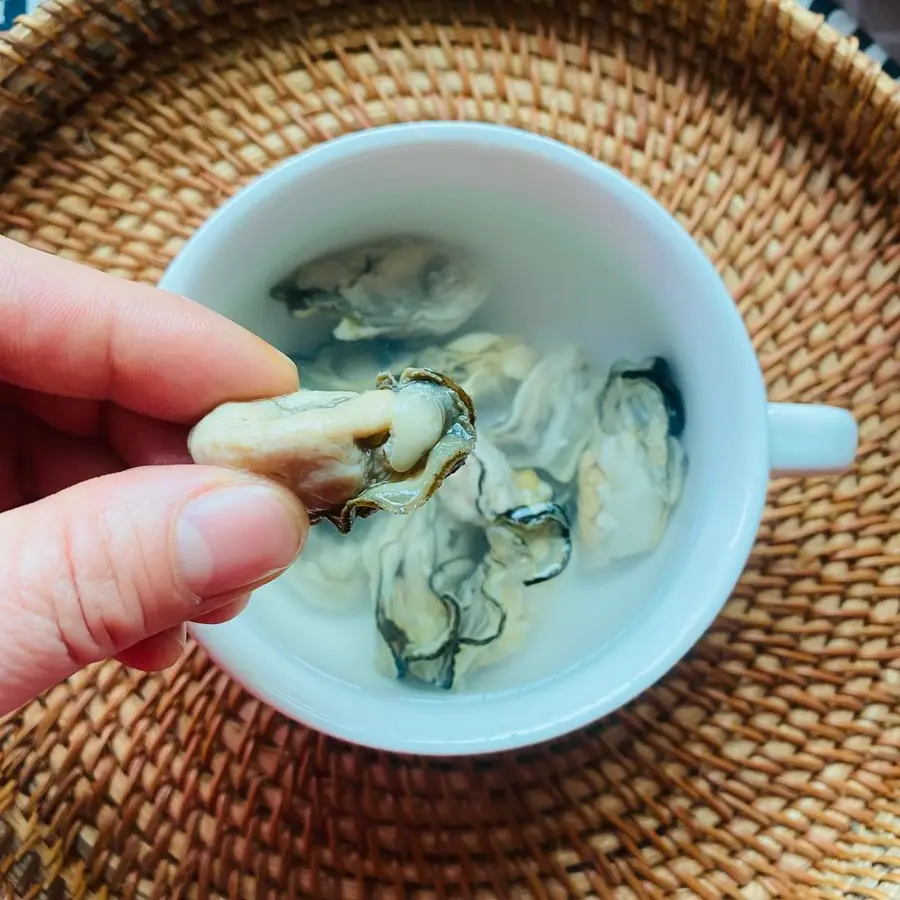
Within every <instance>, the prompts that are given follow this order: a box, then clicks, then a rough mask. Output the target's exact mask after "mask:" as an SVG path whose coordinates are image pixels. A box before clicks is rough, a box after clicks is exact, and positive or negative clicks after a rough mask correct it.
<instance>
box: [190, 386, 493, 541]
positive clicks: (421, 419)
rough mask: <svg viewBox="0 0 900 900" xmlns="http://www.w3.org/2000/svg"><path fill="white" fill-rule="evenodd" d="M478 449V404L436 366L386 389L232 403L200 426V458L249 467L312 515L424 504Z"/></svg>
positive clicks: (342, 520)
mask: <svg viewBox="0 0 900 900" xmlns="http://www.w3.org/2000/svg"><path fill="white" fill-rule="evenodd" d="M474 446H475V409H474V407H473V405H472V401H471V399H470V398H469V396H468V395H467V394H466V393H465V391H463V390H462V389H461V388H459V387H458V386H457V385H456V384H455V383H454V382H453V381H451V380H450V379H449V378H447V377H446V376H445V375H442V374H441V373H439V372H435V371H433V370H431V369H406V370H405V371H404V372H403V373H402V374H401V375H400V377H399V379H395V378H394V377H393V376H392V375H390V374H384V375H381V376H379V378H378V379H377V382H376V390H372V391H367V392H365V393H362V394H358V393H354V392H351V391H309V390H299V391H297V392H296V393H293V394H288V395H286V396H283V397H275V398H273V399H270V400H254V401H249V402H243V403H225V404H223V405H222V406H220V407H218V408H217V409H215V410H213V411H212V412H211V413H210V414H209V415H207V416H206V417H205V418H204V419H202V420H201V421H200V422H199V424H198V425H196V426H195V428H194V429H193V431H192V432H191V435H190V438H189V441H188V449H189V450H190V453H191V456H192V458H193V459H194V461H195V462H197V463H200V464H209V465H220V466H228V467H232V468H239V469H246V470H249V471H251V472H256V473H258V474H260V475H265V476H267V477H269V478H272V479H274V480H276V481H280V482H281V483H282V484H284V485H286V486H287V487H288V488H290V489H291V490H292V491H294V493H296V494H297V496H298V497H300V499H301V500H302V501H303V502H304V504H305V505H306V508H307V509H308V510H309V513H310V519H311V521H317V520H318V519H320V518H325V519H329V520H330V521H331V522H333V523H334V525H335V526H336V527H337V529H338V530H339V531H340V532H342V533H346V532H347V531H349V530H350V526H351V525H352V521H353V518H354V516H356V515H367V514H368V513H370V512H371V511H373V510H376V509H381V510H386V511H388V512H394V513H407V512H410V511H411V510H414V509H417V508H418V507H420V506H421V505H422V504H423V503H425V501H426V500H428V498H429V497H431V495H432V494H433V493H434V492H435V491H436V490H437V488H438V487H439V486H440V484H441V483H442V482H443V480H444V478H446V476H447V475H449V474H450V473H452V472H454V471H455V470H456V469H458V468H459V467H460V466H461V465H462V464H463V463H464V462H465V460H466V458H467V457H468V455H469V453H471V451H472V449H473V447H474Z"/></svg>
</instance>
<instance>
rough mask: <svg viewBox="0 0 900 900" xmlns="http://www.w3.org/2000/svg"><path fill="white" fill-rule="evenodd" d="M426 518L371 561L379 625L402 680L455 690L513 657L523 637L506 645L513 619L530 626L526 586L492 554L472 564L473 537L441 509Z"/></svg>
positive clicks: (405, 528) (399, 532)
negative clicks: (479, 670)
mask: <svg viewBox="0 0 900 900" xmlns="http://www.w3.org/2000/svg"><path fill="white" fill-rule="evenodd" d="M421 513H422V514H423V515H419V516H418V517H417V518H416V520H415V521H414V522H412V521H410V522H403V523H402V525H400V526H399V527H395V528H394V529H392V530H393V531H394V534H393V535H392V536H391V539H389V540H382V541H381V546H380V552H379V554H378V555H377V558H375V559H370V560H369V565H370V567H371V568H372V570H373V575H374V577H373V583H374V585H375V596H376V605H375V622H376V626H377V628H378V632H379V634H380V635H381V638H382V640H383V643H384V646H385V647H386V648H387V649H388V650H389V652H390V656H391V660H392V666H393V669H394V674H395V675H396V677H398V678H400V679H408V678H411V679H413V680H415V681H419V682H422V683H424V684H428V685H432V686H434V687H438V688H443V689H445V690H448V689H450V688H453V687H458V686H459V684H460V680H461V678H462V677H463V675H465V674H466V673H467V672H468V671H470V670H472V669H473V668H476V667H477V666H479V665H481V664H487V662H488V661H496V660H498V659H499V658H501V657H502V656H505V655H506V653H508V652H512V649H514V647H512V646H510V644H511V643H512V641H513V640H514V639H515V638H516V635H517V632H510V639H509V640H508V641H504V636H505V634H506V623H507V619H508V617H509V616H510V614H512V615H513V616H514V618H515V619H516V621H520V620H522V619H523V618H524V616H523V611H522V608H523V606H524V600H523V593H524V586H523V585H522V583H521V581H519V580H518V579H517V578H516V577H515V572H514V570H513V569H511V568H506V567H505V566H503V565H502V564H499V562H498V560H496V559H495V558H494V557H492V556H491V555H490V554H489V553H486V554H485V555H484V556H483V557H482V559H481V560H480V561H479V560H478V559H477V557H473V556H472V553H471V549H472V548H471V547H469V546H466V545H467V544H468V542H469V541H471V539H472V537H473V535H472V534H471V532H469V533H468V534H463V535H462V536H460V535H461V533H460V532H459V530H457V529H454V528H453V527H452V526H450V525H449V524H448V522H447V521H446V519H441V518H440V517H439V516H438V515H436V514H435V511H434V507H430V508H425V509H423V510H421ZM423 520H427V521H423ZM454 531H455V532H456V534H455V535H454ZM385 533H386V532H383V533H382V534H385Z"/></svg>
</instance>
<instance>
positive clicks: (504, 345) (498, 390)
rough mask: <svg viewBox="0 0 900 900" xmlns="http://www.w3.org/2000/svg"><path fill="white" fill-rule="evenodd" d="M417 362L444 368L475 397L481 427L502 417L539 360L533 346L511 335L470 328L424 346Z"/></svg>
mask: <svg viewBox="0 0 900 900" xmlns="http://www.w3.org/2000/svg"><path fill="white" fill-rule="evenodd" d="M416 361H417V363H418V364H419V365H422V366H428V367H429V368H432V369H437V370H438V371H440V372H446V373H447V374H448V375H449V376H450V377H451V378H452V379H453V380H454V381H455V382H456V383H457V384H459V385H460V386H461V387H462V388H463V390H465V391H466V393H467V394H469V395H470V396H471V397H472V399H473V400H474V401H475V406H476V407H477V409H478V418H479V421H480V423H481V429H482V430H483V429H484V427H485V424H486V423H492V422H494V421H496V420H498V419H502V418H503V417H504V416H505V415H507V414H508V412H509V406H510V404H511V403H512V400H513V398H514V397H515V395H516V391H517V390H518V389H519V385H520V384H521V383H522V382H523V381H525V379H526V378H528V376H529V374H530V373H531V371H532V370H533V369H534V368H535V366H537V364H538V362H539V361H540V356H539V355H538V353H537V352H536V351H535V350H534V348H532V347H530V346H528V344H526V343H525V342H524V341H522V340H520V339H518V338H515V337H503V336H501V335H497V334H491V333H490V332H487V331H474V332H470V333H469V334H464V335H463V336H462V337H459V338H456V340H453V341H451V342H450V343H449V344H447V345H446V346H432V347H426V348H425V349H424V350H422V351H421V352H420V353H419V354H418V355H417V356H416Z"/></svg>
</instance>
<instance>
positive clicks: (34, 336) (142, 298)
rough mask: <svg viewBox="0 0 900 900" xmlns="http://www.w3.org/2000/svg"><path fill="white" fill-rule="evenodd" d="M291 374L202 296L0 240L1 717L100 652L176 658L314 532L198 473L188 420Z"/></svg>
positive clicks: (259, 486) (224, 478)
mask: <svg viewBox="0 0 900 900" xmlns="http://www.w3.org/2000/svg"><path fill="white" fill-rule="evenodd" d="M296 388H297V371H296V368H295V367H294V365H293V364H292V363H291V362H290V361H289V360H287V359H286V358H285V357H283V356H281V354H280V353H278V352H277V351H275V350H274V349H273V348H271V347H270V346H269V345H268V344H265V343H264V342H262V341H261V340H259V339H258V338H256V337H255V336H254V335H252V334H250V333H249V332H247V331H245V330H244V329H242V328H240V327H238V326H237V325H235V324H234V323H232V322H230V321H229V320H227V319H224V318H222V317H220V316H218V315H217V314H215V313H213V312H211V311H210V310H207V309H206V308H204V307H202V306H200V305H199V304H195V303H192V302H191V301H189V300H185V299H183V298H180V297H176V296H173V295H171V294H167V293H164V292H162V291H158V290H156V289H155V288H151V287H146V286H142V285H137V284H132V283H130V282H125V281H120V280H119V279H116V278H113V277H111V276H108V275H104V274H102V273H100V272H95V271H93V270H92V269H89V268H86V267H82V266H79V265H76V264H74V263H71V262H68V261H66V260H63V259H59V258H55V257H53V256H50V255H47V254H44V253H41V252H38V251H36V250H32V249H29V248H26V247H23V246H21V245H19V244H17V243H15V242H13V241H10V240H7V239H3V238H0V573H2V576H3V578H2V583H0V644H2V649H0V714H3V713H4V712H8V711H10V710H12V709H15V708H17V707H18V706H19V705H21V704H22V703H24V702H26V701H27V700H29V699H31V698H32V697H34V696H36V695H37V694H38V693H40V692H41V691H43V690H44V689H45V688H47V687H50V686H52V685H53V684H56V683H57V682H59V681H61V680H63V679H64V678H67V677H68V676H69V675H71V674H73V673H74V672H75V671H77V670H78V669H80V668H82V667H83V666H85V665H87V664H89V663H92V662H97V661H100V660H103V659H108V658H110V657H116V658H118V659H119V660H120V661H122V662H123V663H125V664H127V665H130V666H134V667H136V668H141V669H148V670H150V669H160V668H165V667H167V666H168V665H171V664H172V663H173V662H174V661H175V660H176V658H177V656H178V655H179V653H180V651H181V649H182V648H183V646H184V641H185V626H184V623H185V622H187V621H192V622H205V623H218V622H223V621H226V620H227V619H229V618H231V617H232V616H234V615H236V614H237V612H239V611H240V610H241V609H242V608H243V607H244V606H245V605H246V603H247V601H248V598H249V592H250V591H251V590H252V589H253V588H255V587H258V586H259V585H260V584H264V583H265V582H266V581H269V580H271V579H272V578H274V577H275V576H276V575H278V574H280V572H282V571H283V570H284V569H285V568H286V567H287V566H288V565H290V563H291V562H292V561H293V560H294V558H295V557H296V555H297V553H298V552H299V550H300V547H301V546H302V543H303V540H304V539H305V536H306V532H307V529H308V519H307V517H306V512H305V510H304V509H303V508H302V507H301V505H300V504H299V502H298V501H297V500H296V499H295V498H294V497H293V495H291V494H290V493H289V492H287V491H286V490H284V489H282V488H280V487H278V486H276V485H274V484H271V483H269V482H266V481H263V480H262V479H259V478H255V477H253V476H250V475H247V474H244V473H240V472H233V471H229V470H224V469H216V468H212V467H205V466H195V465H192V464H191V460H190V457H189V455H188V453H187V434H188V430H189V427H190V425H191V424H193V423H194V422H195V421H197V420H198V419H199V418H200V417H201V416H203V415H204V414H205V413H206V412H208V411H209V410H211V409H212V408H213V407H215V406H217V405H218V404H219V403H222V402H225V401H227V400H249V399H256V398H258V397H266V396H274V395H277V394H281V393H287V392H289V391H292V390H295V389H296Z"/></svg>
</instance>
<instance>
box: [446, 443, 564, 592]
mask: <svg viewBox="0 0 900 900" xmlns="http://www.w3.org/2000/svg"><path fill="white" fill-rule="evenodd" d="M438 507H439V509H441V510H442V511H444V510H445V511H446V512H448V513H449V514H450V515H451V516H453V518H454V519H455V520H456V521H457V522H461V523H467V524H470V525H473V526H477V527H479V528H481V529H486V536H487V540H488V542H489V543H490V544H491V545H492V546H496V547H498V548H499V547H503V548H504V549H503V550H502V551H501V550H500V549H497V550H496V552H495V555H496V556H498V557H501V558H502V560H503V561H504V564H506V565H509V566H512V565H513V564H515V565H517V566H518V567H519V568H520V570H521V571H520V580H521V581H522V582H523V583H524V584H526V585H531V584H538V583H539V582H541V581H548V580H549V579H551V578H555V577H556V576H557V575H559V574H561V573H562V571H563V570H564V569H565V568H566V566H567V565H568V564H569V559H570V558H571V555H572V538H571V528H570V524H569V517H568V515H567V514H566V512H565V510H564V509H563V508H562V507H561V506H560V505H559V504H557V503H554V502H553V489H552V487H551V486H550V485H549V484H548V483H547V482H546V481H544V480H543V479H542V478H541V477H540V476H539V475H538V473H537V472H535V471H534V469H518V470H514V469H513V468H512V467H511V466H510V465H509V461H508V460H507V458H506V456H504V454H503V453H501V452H500V451H499V450H498V449H497V447H496V446H495V445H494V444H493V443H492V442H491V440H490V439H489V438H486V437H484V435H480V436H479V438H478V445H477V447H476V448H475V450H474V451H473V452H472V454H471V455H470V457H469V459H468V462H467V464H466V466H465V468H464V469H463V470H461V471H460V472H459V473H458V474H457V475H456V477H455V478H454V479H453V480H452V481H448V482H447V483H446V484H445V485H444V488H443V490H442V491H441V493H440V496H439V498H438ZM492 538H493V540H492ZM523 566H525V567H526V568H525V569H522V567H523Z"/></svg>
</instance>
